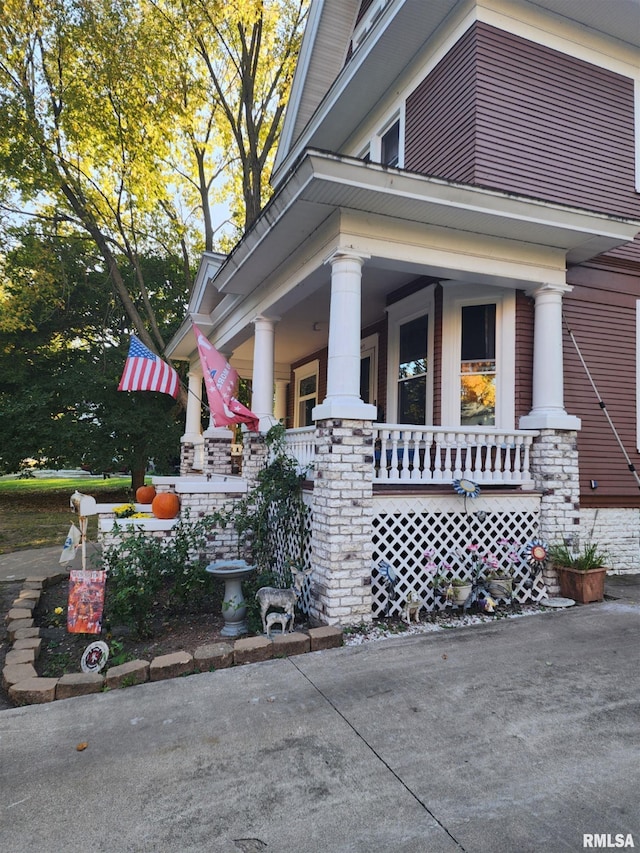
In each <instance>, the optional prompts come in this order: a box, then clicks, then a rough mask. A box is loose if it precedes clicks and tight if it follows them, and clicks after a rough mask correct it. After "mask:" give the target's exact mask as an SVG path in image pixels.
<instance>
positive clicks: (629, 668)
mask: <svg viewBox="0 0 640 853" xmlns="http://www.w3.org/2000/svg"><path fill="white" fill-rule="evenodd" d="M639 627H640V606H638V605H637V604H634V603H631V602H629V601H627V600H623V599H619V600H616V601H610V602H606V603H603V604H596V605H589V606H587V607H575V608H572V609H570V610H566V611H556V612H550V613H546V614H540V615H536V616H529V617H523V618H518V619H511V620H501V621H498V622H494V623H490V624H485V625H481V626H476V627H472V628H463V629H455V630H450V631H443V632H442V633H436V634H425V635H420V636H414V637H404V638H395V639H392V640H384V641H380V642H372V643H368V644H365V645H363V646H357V647H349V648H343V649H339V650H334V651H325V652H316V653H313V654H308V655H304V656H300V657H297V658H290V659H283V660H273V661H270V662H266V663H262V664H253V665H249V666H242V667H236V668H234V669H229V670H222V671H220V672H214V673H206V674H203V675H196V676H190V677H189V678H184V679H175V680H172V681H166V682H156V683H149V684H145V685H141V686H138V687H131V688H128V689H125V690H120V691H116V692H112V693H104V694H96V695H93V696H86V697H82V698H78V699H70V700H65V701H59V702H55V703H53V704H51V705H40V706H32V707H28V708H22V709H15V710H8V711H3V712H0V815H1V819H0V849H2V850H10V851H12V853H34V851H43V852H44V853H60V851H64V853H75V851H78V853H80V851H85V850H94V851H98V853H99V851H104V853H125V851H136V853H143V851H144V853H146V851H149V853H151V851H153V853H156V851H180V853H200V851H207V853H218V851H219V853H235V851H238V850H241V851H260V850H265V851H270V850H271V851H278V853H282V851H291V853H307V851H308V853H318V851H322V853H347V852H348V851H353V853H392V852H393V853H401V852H404V851H406V853H449V851H467V853H485V851H486V853H558V851H581V850H582V849H583V834H585V833H599V834H602V833H610V834H611V835H612V838H613V839H615V834H616V833H620V834H623V835H624V837H625V839H626V838H627V836H628V834H629V833H631V834H632V835H633V841H634V844H635V847H636V848H637V847H638V846H640V814H639V809H638V794H639V792H640V765H639V762H638V760H637V746H638V708H639V706H640V686H639V683H638V681H639V679H638V657H639V655H638V628H639ZM82 742H84V743H87V744H88V746H87V748H86V749H84V750H83V751H78V750H77V748H76V747H77V745H78V744H79V743H82ZM611 849H613V848H611Z"/></svg>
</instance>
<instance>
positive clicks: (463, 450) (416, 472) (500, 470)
mask: <svg viewBox="0 0 640 853" xmlns="http://www.w3.org/2000/svg"><path fill="white" fill-rule="evenodd" d="M373 429H374V465H375V477H376V480H377V481H379V482H387V483H452V482H453V481H454V480H459V479H460V478H462V477H465V478H466V479H469V480H473V482H474V483H477V484H478V485H496V486H518V487H521V488H533V478H532V476H531V469H530V458H529V456H530V449H531V445H532V443H533V439H534V438H535V437H536V436H537V435H538V433H537V432H535V431H533V430H500V429H496V428H494V427H464V428H458V429H455V428H453V429H452V428H451V427H432V426H424V427H423V426H413V425H407V424H374V425H373Z"/></svg>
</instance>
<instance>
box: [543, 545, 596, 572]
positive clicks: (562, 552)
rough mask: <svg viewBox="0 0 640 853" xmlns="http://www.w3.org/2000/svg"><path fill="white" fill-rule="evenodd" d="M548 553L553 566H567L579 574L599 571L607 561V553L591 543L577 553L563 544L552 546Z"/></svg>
mask: <svg viewBox="0 0 640 853" xmlns="http://www.w3.org/2000/svg"><path fill="white" fill-rule="evenodd" d="M549 553H550V556H551V560H552V562H553V563H554V565H556V566H567V567H568V568H570V569H577V570H578V571H581V572H587V571H589V569H600V568H602V567H603V566H606V565H607V562H608V559H609V555H608V554H607V552H606V551H604V550H602V549H601V548H600V547H599V546H598V545H597V544H595V543H593V542H588V543H587V544H586V545H583V547H582V548H581V549H580V550H579V551H574V550H572V549H570V548H569V547H568V546H567V545H566V544H565V543H562V544H560V545H552V546H551V548H550V552H549Z"/></svg>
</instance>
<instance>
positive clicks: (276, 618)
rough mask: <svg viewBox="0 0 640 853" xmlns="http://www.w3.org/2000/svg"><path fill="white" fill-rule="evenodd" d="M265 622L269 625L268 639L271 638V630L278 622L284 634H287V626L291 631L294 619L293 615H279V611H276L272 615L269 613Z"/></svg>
mask: <svg viewBox="0 0 640 853" xmlns="http://www.w3.org/2000/svg"><path fill="white" fill-rule="evenodd" d="M265 622H266V625H267V628H266V635H267V637H270V636H271V629H272V628H273V625H274V623H276V622H279V623H280V628H281V631H282V633H283V634H286V633H287V624H288V625H289V630H291V628H292V627H293V619H292V618H291V615H290V614H289V613H279V612H278V611H277V610H274V611H273V612H272V613H267V615H266V617H265Z"/></svg>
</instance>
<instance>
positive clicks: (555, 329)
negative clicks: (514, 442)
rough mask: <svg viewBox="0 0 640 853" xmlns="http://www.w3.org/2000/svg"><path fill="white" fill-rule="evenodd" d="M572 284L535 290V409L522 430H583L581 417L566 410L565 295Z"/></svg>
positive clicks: (550, 285) (551, 285)
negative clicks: (563, 299)
mask: <svg viewBox="0 0 640 853" xmlns="http://www.w3.org/2000/svg"><path fill="white" fill-rule="evenodd" d="M569 291H571V287H570V286H569V285H556V284H543V285H541V286H540V287H537V288H536V289H535V290H534V291H533V295H534V298H535V319H534V333H533V400H532V402H533V406H532V409H531V411H530V412H529V414H528V415H526V416H525V417H523V418H520V428H521V429H570V430H578V429H580V418H576V417H574V416H573V415H568V414H567V412H566V409H565V407H564V361H563V353H562V296H563V294H564V293H568V292H569Z"/></svg>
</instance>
